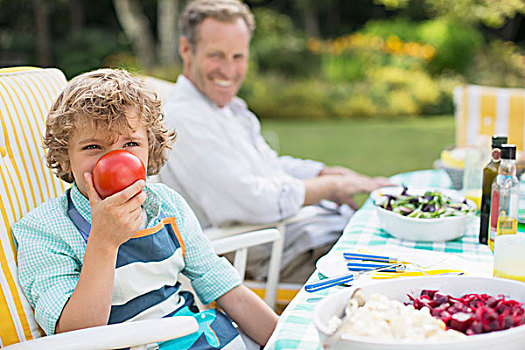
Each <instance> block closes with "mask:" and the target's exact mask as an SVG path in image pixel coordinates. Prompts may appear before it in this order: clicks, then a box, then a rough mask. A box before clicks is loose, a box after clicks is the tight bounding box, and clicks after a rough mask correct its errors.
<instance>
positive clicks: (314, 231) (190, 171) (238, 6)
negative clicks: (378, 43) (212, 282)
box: [160, 0, 390, 282]
mask: <svg viewBox="0 0 525 350" xmlns="http://www.w3.org/2000/svg"><path fill="white" fill-rule="evenodd" d="M180 23H181V32H182V36H181V38H180V49H179V53H180V55H181V57H182V60H183V64H184V66H183V74H182V75H181V76H179V78H178V80H177V84H176V85H175V88H174V89H173V91H172V92H171V95H170V96H169V98H168V99H167V100H166V101H165V105H164V113H165V116H166V123H167V125H168V126H169V127H172V128H174V129H176V131H177V134H178V135H179V136H178V142H177V145H176V147H174V148H173V150H172V151H171V152H170V155H169V159H168V162H167V165H166V166H165V167H164V168H163V170H162V171H161V174H160V177H161V180H162V181H163V182H164V183H166V184H168V185H170V186H172V187H174V188H175V189H176V190H177V191H179V192H180V193H182V194H183V195H184V196H185V198H186V199H187V201H188V202H189V203H190V205H191V206H192V208H193V209H194V211H195V212H196V214H197V216H198V218H199V220H200V222H201V224H202V225H203V226H204V227H206V226H210V225H214V226H222V225H229V224H233V223H252V224H257V223H272V222H275V221H279V220H282V219H285V218H288V217H291V216H293V215H295V214H297V213H298V212H299V210H300V209H301V208H302V207H303V206H308V205H317V204H319V203H323V204H325V206H326V207H328V208H321V206H320V207H319V209H320V214H318V215H316V216H315V217H312V218H309V219H307V220H303V221H300V222H295V223H293V224H289V225H287V227H286V235H285V242H284V245H285V248H284V252H283V261H282V265H281V266H282V268H286V267H287V266H288V270H289V271H288V272H289V273H285V275H284V276H282V277H284V279H285V280H286V278H287V277H290V276H291V275H292V278H291V281H295V282H304V280H305V279H306V277H308V276H309V275H310V274H311V272H312V271H313V266H314V263H315V257H314V256H312V250H314V249H315V250H317V252H318V253H319V254H322V253H325V252H326V251H327V250H328V249H329V247H330V246H331V245H332V244H333V243H334V242H335V241H336V240H337V238H338V237H339V235H340V234H341V232H342V229H343V228H344V226H345V225H346V223H347V222H348V220H349V218H350V216H351V214H352V213H353V211H352V209H350V208H349V207H348V206H347V205H346V204H349V205H350V206H352V207H355V205H354V202H353V198H352V197H353V196H354V195H355V194H357V193H361V192H370V191H372V190H374V189H376V188H378V187H381V186H386V185H389V184H390V183H389V182H388V181H387V180H386V179H384V178H370V177H368V176H364V175H360V174H357V173H355V172H354V171H352V170H349V169H346V168H342V167H325V165H324V164H323V163H320V162H315V161H312V160H303V159H296V158H292V157H287V156H284V157H279V156H278V155H277V154H276V153H275V152H274V151H273V150H272V149H271V148H270V147H269V146H268V145H267V144H266V142H265V141H264V139H263V137H262V136H261V133H260V124H259V121H258V120H257V118H256V116H255V115H254V114H253V113H251V112H250V111H249V110H248V109H247V107H246V104H245V102H244V101H243V100H241V99H240V98H238V97H236V94H237V92H238V91H239V89H240V87H241V84H242V83H243V81H244V78H245V76H246V70H247V66H248V55H249V45H250V39H251V36H252V32H253V30H254V27H255V24H254V19H253V16H252V14H251V13H250V11H249V9H248V7H247V6H246V5H244V4H242V3H241V2H238V1H236V0H218V1H215V0H197V1H194V2H191V3H190V4H189V5H188V6H187V8H186V9H185V11H184V12H183V14H182V18H181V21H180ZM276 54H278V53H276ZM325 200H326V201H325ZM328 201H330V202H328ZM269 252H270V248H269V247H262V248H259V249H253V250H250V254H249V256H248V259H249V263H248V269H247V271H248V273H249V274H251V275H252V277H256V278H264V276H265V273H266V262H267V260H268V258H269ZM319 254H317V255H319ZM292 261H294V262H295V264H290V262H292ZM301 268H302V270H303V272H299V270H301Z"/></svg>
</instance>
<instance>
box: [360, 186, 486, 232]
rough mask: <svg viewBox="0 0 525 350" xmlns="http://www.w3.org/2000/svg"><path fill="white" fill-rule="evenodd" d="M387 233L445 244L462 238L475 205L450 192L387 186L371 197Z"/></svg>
mask: <svg viewBox="0 0 525 350" xmlns="http://www.w3.org/2000/svg"><path fill="white" fill-rule="evenodd" d="M370 198H371V199H372V201H373V203H374V205H375V207H376V209H377V214H378V216H379V220H380V223H381V227H382V228H383V230H384V231H386V232H387V233H389V234H391V235H392V236H394V237H396V238H399V239H406V240H410V241H422V242H443V241H449V240H453V239H456V238H459V237H462V236H463V235H464V234H465V232H466V229H467V227H468V222H469V220H470V219H471V218H472V217H474V216H475V214H476V211H477V208H476V204H475V203H474V202H472V201H471V200H469V199H466V198H465V197H464V196H463V195H462V194H461V193H460V192H458V191H455V190H449V189H414V188H410V189H409V188H406V187H385V188H381V189H378V190H375V191H373V192H372V193H371V194H370Z"/></svg>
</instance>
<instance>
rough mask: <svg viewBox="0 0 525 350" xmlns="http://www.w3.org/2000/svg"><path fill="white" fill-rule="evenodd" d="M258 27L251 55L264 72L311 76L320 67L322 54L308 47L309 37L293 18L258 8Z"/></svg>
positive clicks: (256, 10) (256, 12)
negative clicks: (319, 55) (309, 49)
mask: <svg viewBox="0 0 525 350" xmlns="http://www.w3.org/2000/svg"><path fill="white" fill-rule="evenodd" d="M254 15H255V18H256V22H257V27H256V29H255V33H254V36H253V39H252V43H251V50H250V52H251V56H252V59H253V60H254V62H255V64H257V66H258V68H259V69H260V70H261V71H263V72H278V73H280V74H282V75H288V76H303V77H304V76H309V75H312V74H316V73H317V72H318V70H319V68H318V67H319V57H317V56H315V55H313V54H312V53H311V52H309V51H308V49H307V47H306V42H307V39H306V36H305V35H304V34H303V33H300V32H298V31H296V30H295V29H294V28H293V23H292V20H291V19H290V17H288V16H286V15H284V14H282V13H278V12H276V11H273V10H270V9H267V8H257V9H255V10H254Z"/></svg>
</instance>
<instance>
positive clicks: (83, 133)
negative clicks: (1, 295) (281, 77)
mask: <svg viewBox="0 0 525 350" xmlns="http://www.w3.org/2000/svg"><path fill="white" fill-rule="evenodd" d="M162 119H163V118H162V114H161V112H160V101H159V100H158V99H157V98H156V96H155V95H154V94H153V93H152V92H150V91H148V90H146V89H145V88H144V85H143V84H142V83H141V82H140V81H139V80H138V79H136V78H133V77H131V76H130V75H129V74H128V73H127V72H125V71H121V70H111V69H101V70H98V71H94V72H90V73H85V74H82V75H80V76H78V77H76V78H74V79H73V80H72V81H71V82H70V83H69V84H68V85H67V86H66V88H65V89H64V91H63V92H62V93H61V94H60V95H59V96H58V98H57V100H56V101H55V102H54V104H53V106H52V107H51V111H50V113H49V116H48V119H47V122H46V123H47V124H46V135H45V139H44V144H45V148H46V149H47V155H46V158H47V163H48V166H49V167H50V168H52V169H54V170H55V172H56V175H57V176H59V177H60V178H61V179H63V180H65V181H67V182H70V183H72V184H73V185H72V187H71V189H70V190H68V191H67V192H66V194H64V195H63V196H61V197H59V198H56V199H53V200H50V201H48V202H46V203H44V204H43V205H41V206H39V207H38V208H36V209H35V210H33V211H31V212H30V213H28V214H27V215H26V216H24V218H22V220H20V222H18V223H17V224H16V225H15V226H14V227H13V233H14V235H15V237H16V239H17V242H18V267H19V279H20V284H21V286H22V288H23V290H24V292H25V294H26V296H27V298H28V299H29V301H30V303H31V305H32V306H33V308H34V310H35V316H36V319H37V322H38V323H39V325H40V326H41V327H42V328H43V329H44V330H45V332H46V333H47V334H53V333H60V332H66V331H70V330H74V329H80V328H86V327H93V326H99V325H105V324H108V323H110V324H111V323H119V322H124V321H132V320H140V319H145V318H157V317H158V318H160V317H166V316H172V315H183V314H184V315H187V314H191V313H192V312H193V311H194V310H195V307H194V305H193V296H192V295H191V294H190V293H188V292H181V291H180V284H179V283H178V282H177V277H178V273H179V272H182V273H183V274H184V275H186V276H187V277H189V278H190V280H191V281H192V285H193V287H194V289H195V291H196V293H197V295H198V296H199V298H200V299H201V300H202V301H203V303H206V304H207V303H210V302H211V301H213V300H217V302H218V304H219V305H220V306H221V307H222V308H223V310H224V311H225V312H226V313H227V314H228V315H229V316H230V317H231V319H232V320H233V321H235V322H236V323H237V324H238V325H239V327H240V328H241V330H242V331H243V332H244V333H246V334H247V335H248V336H249V337H251V338H252V339H253V340H255V341H256V342H257V343H258V344H265V343H266V341H267V340H268V338H269V337H270V335H271V333H272V331H273V329H274V328H275V324H276V322H277V316H276V315H275V313H274V312H273V311H272V310H271V309H270V308H269V307H268V306H267V305H266V304H265V303H264V302H263V301H262V300H261V299H259V298H258V297H257V296H256V295H255V294H254V293H252V292H251V291H250V290H248V289H247V288H246V287H244V286H242V285H241V284H240V279H239V276H238V274H237V273H236V270H235V269H234V268H233V267H232V266H231V265H230V264H229V263H228V262H227V261H226V260H225V259H224V258H219V257H217V256H216V255H215V254H214V253H213V251H212V249H211V247H210V244H209V241H208V240H207V239H206V238H205V237H204V235H203V234H202V231H201V229H200V226H199V223H198V221H197V219H196V218H195V215H194V214H193V212H192V211H191V209H190V208H189V206H188V205H187V204H186V203H185V201H184V200H183V199H182V197H180V196H179V195H178V194H177V193H175V192H174V191H172V190H170V189H168V188H167V187H166V186H163V185H160V184H147V185H146V183H145V182H144V181H143V180H139V181H137V182H135V183H134V184H132V185H131V186H129V187H128V188H126V189H124V190H122V191H121V192H118V193H116V194H114V195H112V196H110V197H107V198H105V199H102V198H101V197H100V196H99V195H98V194H97V192H96V191H95V189H94V186H93V181H92V171H93V167H94V166H95V163H96V162H97V160H98V159H99V158H100V157H101V156H102V155H104V154H105V153H107V152H109V151H112V150H115V149H124V150H127V151H129V152H131V153H133V154H135V155H136V156H137V157H139V158H140V159H141V161H142V162H143V163H144V165H145V166H146V168H147V173H148V175H154V174H156V173H158V171H159V170H160V168H161V167H162V165H163V164H164V162H165V161H166V156H165V152H166V151H167V149H168V148H170V145H171V143H172V142H173V141H174V139H175V134H174V133H170V132H169V131H168V130H167V129H166V128H165V127H164V125H163V120H162ZM255 318H256V319H255ZM198 319H208V320H209V322H210V325H211V327H212V328H213V327H214V325H217V322H218V323H220V325H219V327H226V328H225V329H227V331H225V332H222V329H224V328H221V331H220V332H216V333H217V337H218V339H210V337H212V338H213V337H215V333H213V332H211V333H209V334H208V333H206V334H203V336H202V337H199V339H198V340H197V341H196V342H195V343H194V344H193V343H192V344H189V345H194V346H195V348H197V347H198V348H201V347H199V346H203V342H204V343H206V344H204V345H208V344H209V345H212V346H214V347H215V346H216V345H217V344H218V343H220V344H221V346H224V345H227V344H229V346H231V347H232V348H239V349H242V348H244V345H243V344H242V341H241V340H240V337H239V336H238V334H237V333H236V331H235V330H234V329H233V330H232V329H231V327H232V326H231V321H230V320H229V319H228V318H227V317H225V316H224V315H222V314H221V313H219V312H218V313H215V311H212V314H209V313H208V314H206V315H204V314H203V315H201V316H200V317H198ZM201 329H202V327H201ZM222 333H224V334H222ZM210 334H211V335H210ZM188 337H190V336H188ZM182 339H183V341H185V342H186V343H185V344H184V345H180V344H179V345H174V346H175V348H177V347H178V346H179V347H185V348H186V346H187V345H188V344H187V342H188V339H187V337H185V338H182ZM191 339H192V340H191V341H192V342H193V340H195V339H194V338H191ZM175 341H176V340H175ZM209 345H208V346H209ZM237 345H238V346H237ZM202 348H206V346H204V347H202Z"/></svg>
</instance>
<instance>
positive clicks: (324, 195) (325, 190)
mask: <svg viewBox="0 0 525 350" xmlns="http://www.w3.org/2000/svg"><path fill="white" fill-rule="evenodd" d="M303 183H304V185H305V190H306V193H305V201H304V205H311V204H316V203H318V202H319V201H320V200H321V199H327V200H330V201H332V202H336V203H339V204H343V203H346V204H348V205H349V206H350V207H352V208H353V209H357V207H356V205H355V202H354V199H353V196H354V195H356V194H358V193H368V192H372V191H373V190H375V189H378V188H380V187H385V186H392V185H393V184H392V183H391V182H390V181H389V180H388V179H387V178H384V177H369V176H366V175H362V174H359V173H356V172H355V171H353V170H350V169H346V168H343V167H332V168H325V169H323V171H321V172H320V173H319V176H318V177H316V178H313V179H308V180H304V181H303Z"/></svg>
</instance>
